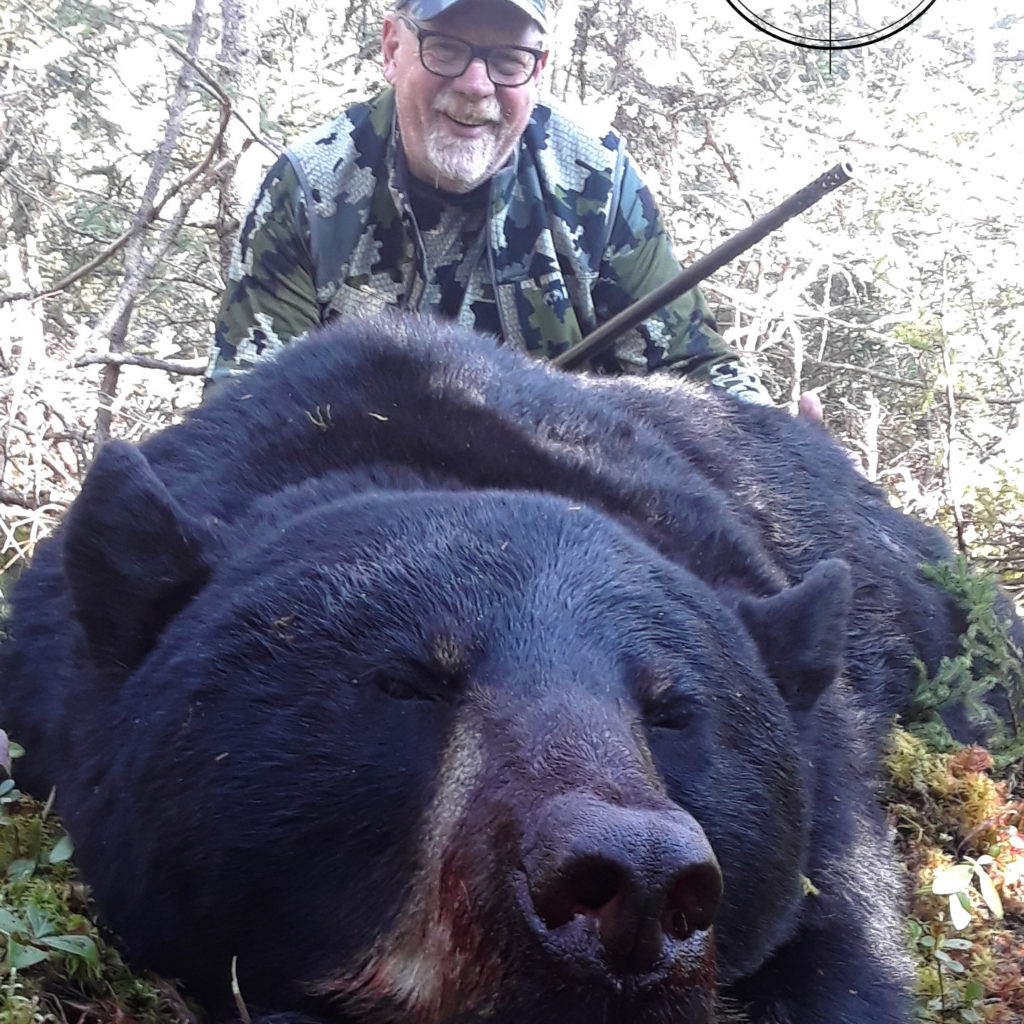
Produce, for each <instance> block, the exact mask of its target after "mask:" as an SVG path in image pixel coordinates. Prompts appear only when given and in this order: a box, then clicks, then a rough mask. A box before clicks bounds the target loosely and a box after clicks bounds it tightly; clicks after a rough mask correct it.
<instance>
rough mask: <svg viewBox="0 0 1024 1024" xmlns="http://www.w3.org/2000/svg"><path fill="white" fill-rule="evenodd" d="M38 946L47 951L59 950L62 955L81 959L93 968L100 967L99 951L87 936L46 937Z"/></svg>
mask: <svg viewBox="0 0 1024 1024" xmlns="http://www.w3.org/2000/svg"><path fill="white" fill-rule="evenodd" d="M39 944H40V945H41V946H46V947H47V948H48V949H59V950H60V951H61V952H62V953H70V954H71V955H72V956H77V957H81V959H83V960H84V961H85V962H86V963H87V964H91V965H92V966H93V967H99V965H100V951H99V950H98V949H97V948H96V943H95V942H93V941H92V939H90V938H89V936H88V935H48V936H47V937H46V938H45V939H40V940H39Z"/></svg>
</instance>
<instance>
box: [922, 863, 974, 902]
mask: <svg viewBox="0 0 1024 1024" xmlns="http://www.w3.org/2000/svg"><path fill="white" fill-rule="evenodd" d="M973 873H974V868H973V867H972V866H971V865H970V864H953V865H951V866H950V867H948V868H943V869H942V870H941V871H937V872H936V873H935V877H934V878H933V879H932V892H933V893H935V895H936V896H952V895H953V893H955V892H963V891H964V890H965V889H967V888H969V886H970V884H971V875H972V874H973Z"/></svg>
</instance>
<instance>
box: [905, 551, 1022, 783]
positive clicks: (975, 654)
mask: <svg viewBox="0 0 1024 1024" xmlns="http://www.w3.org/2000/svg"><path fill="white" fill-rule="evenodd" d="M922 568H923V571H924V573H925V574H926V575H927V576H928V577H929V578H930V579H931V580H932V581H933V582H934V583H936V584H937V585H938V586H939V587H941V588H942V589H943V590H945V591H946V592H947V593H948V594H950V596H951V597H952V598H953V599H954V601H956V603H957V606H958V607H959V608H960V609H961V610H962V611H963V612H964V615H965V618H966V625H965V628H964V631H963V633H962V634H961V636H960V644H959V646H960V650H959V653H957V654H956V655H955V656H953V657H944V658H943V659H942V660H941V662H940V663H939V666H938V668H937V669H936V671H935V673H934V675H932V676H928V674H927V672H926V671H925V668H924V665H922V664H920V663H919V669H920V672H921V678H920V682H919V683H918V686H917V688H916V690H915V692H914V695H913V699H912V702H911V709H910V711H909V713H908V715H907V726H908V728H909V729H910V730H911V732H913V733H914V734H915V735H917V736H919V737H921V738H922V739H924V740H925V741H926V742H927V744H928V745H929V746H930V747H932V748H933V749H935V750H952V749H955V747H956V746H957V744H956V743H955V742H954V740H953V739H952V737H951V736H950V734H949V730H948V729H947V728H946V726H945V724H944V723H943V721H942V717H941V712H942V711H943V710H944V709H947V708H952V707H957V706H959V707H961V708H962V709H963V711H964V713H965V714H966V717H967V720H968V722H970V723H971V724H972V725H974V726H976V727H978V728H980V729H981V730H982V731H983V733H984V735H985V737H986V746H987V748H988V750H989V752H990V753H991V754H992V756H993V758H994V759H995V762H996V764H997V765H1005V764H1008V763H1010V762H1011V761H1015V760H1018V759H1019V758H1021V757H1024V731H1022V729H1021V721H1022V718H1024V661H1022V653H1021V651H1020V649H1019V648H1018V647H1017V646H1016V644H1015V643H1014V642H1013V638H1012V636H1011V634H1010V619H1009V616H1008V614H1007V611H1008V604H1007V601H1006V599H1005V598H1004V597H1003V596H1002V595H1001V594H1000V591H999V584H998V581H997V580H996V578H995V576H993V575H990V574H981V573H975V572H973V571H972V570H971V569H970V567H969V566H968V563H967V560H966V559H965V558H963V557H962V556H960V557H958V558H957V559H955V560H954V561H952V562H940V563H938V564H936V565H930V566H923V567H922ZM993 700H994V702H995V703H996V704H998V705H1005V706H1006V707H1008V708H1009V712H1010V715H1009V721H1006V720H1005V719H1004V718H1003V716H1001V715H999V714H998V713H997V712H996V711H995V710H994V709H993V706H992V705H993Z"/></svg>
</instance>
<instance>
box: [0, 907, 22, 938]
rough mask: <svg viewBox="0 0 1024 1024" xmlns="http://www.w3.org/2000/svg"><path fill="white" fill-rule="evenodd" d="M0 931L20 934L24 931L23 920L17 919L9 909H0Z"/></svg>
mask: <svg viewBox="0 0 1024 1024" xmlns="http://www.w3.org/2000/svg"><path fill="white" fill-rule="evenodd" d="M0 932H5V933H6V934H8V935H22V934H24V932H25V922H24V921H21V920H19V919H18V918H17V917H15V916H14V915H13V914H12V913H11V912H10V911H9V910H3V909H0Z"/></svg>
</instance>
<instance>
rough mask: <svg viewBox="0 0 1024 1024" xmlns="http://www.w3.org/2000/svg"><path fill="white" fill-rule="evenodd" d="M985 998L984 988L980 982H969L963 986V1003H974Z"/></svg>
mask: <svg viewBox="0 0 1024 1024" xmlns="http://www.w3.org/2000/svg"><path fill="white" fill-rule="evenodd" d="M984 998H985V986H984V985H982V983H981V982H980V981H969V982H967V984H966V985H964V1002H965V1003H976V1002H977V1001H978V1000H979V999H984Z"/></svg>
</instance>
